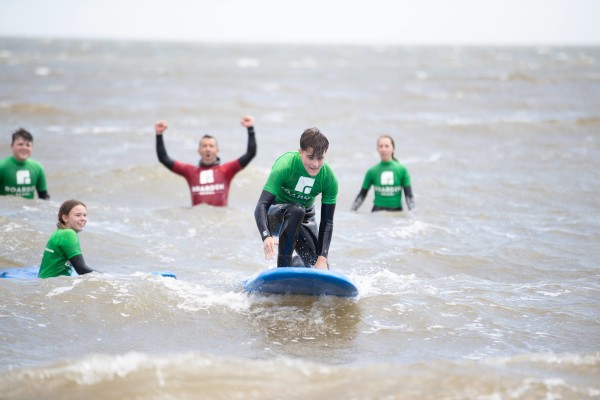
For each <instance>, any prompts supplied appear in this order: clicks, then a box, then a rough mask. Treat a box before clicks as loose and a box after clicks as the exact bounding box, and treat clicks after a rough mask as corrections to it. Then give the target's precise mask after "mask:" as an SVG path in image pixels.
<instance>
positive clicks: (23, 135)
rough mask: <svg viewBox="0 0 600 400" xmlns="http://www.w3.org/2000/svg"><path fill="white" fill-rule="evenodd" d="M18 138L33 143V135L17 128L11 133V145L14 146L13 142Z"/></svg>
mask: <svg viewBox="0 0 600 400" xmlns="http://www.w3.org/2000/svg"><path fill="white" fill-rule="evenodd" d="M18 138H21V139H23V140H25V141H26V142H31V143H33V135H32V134H31V133H29V131H26V130H25V129H23V128H19V129H17V130H16V131H14V132H13V134H12V142H11V145H12V144H15V141H16V140H17V139H18Z"/></svg>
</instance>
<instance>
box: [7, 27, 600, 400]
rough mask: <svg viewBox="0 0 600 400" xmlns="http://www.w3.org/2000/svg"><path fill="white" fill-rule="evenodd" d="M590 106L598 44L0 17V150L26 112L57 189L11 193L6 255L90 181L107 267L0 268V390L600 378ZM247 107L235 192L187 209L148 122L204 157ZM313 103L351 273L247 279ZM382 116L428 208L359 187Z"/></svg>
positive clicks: (403, 388)
mask: <svg viewBox="0 0 600 400" xmlns="http://www.w3.org/2000/svg"><path fill="white" fill-rule="evenodd" d="M599 110H600V49H599V48H578V47H568V48H558V47H518V48H509V47H481V48H480V47H394V46H388V47H386V46H318V45H312V46H301V45H292V46H284V45H232V44H229V45H220V44H209V43H167V42H160V43H158V42H157V43H150V42H147V43H146V42H119V41H89V40H85V41H84V40H73V41H66V40H47V39H27V40H26V39H14V38H1V39H0V132H1V136H2V137H3V138H4V139H2V140H0V157H7V156H9V155H10V154H11V151H10V134H11V133H12V132H13V131H14V130H15V129H17V128H18V127H21V126H22V127H24V128H26V129H28V130H29V131H30V132H32V134H33V135H34V148H33V158H34V159H36V160H38V161H40V162H41V163H42V164H43V165H44V167H45V170H46V174H47V179H48V185H49V193H50V195H51V200H50V201H40V200H33V201H32V200H25V199H20V198H16V197H2V198H0V265H1V266H2V267H3V268H10V267H20V266H32V265H39V263H40V260H41V255H42V251H43V249H44V246H45V243H46V241H47V240H48V238H49V236H50V234H51V233H52V231H53V230H54V229H55V221H56V214H57V211H58V208H59V206H60V204H61V203H62V202H63V201H64V200H67V199H70V198H75V199H79V200H81V201H84V202H85V203H86V204H87V209H88V224H87V226H86V229H85V230H84V231H83V232H82V233H81V234H80V239H81V245H82V249H83V252H84V255H85V258H86V261H87V263H88V264H89V265H91V266H92V267H93V268H95V269H98V270H99V271H102V274H90V275H85V276H81V277H60V278H55V279H47V280H39V281H38V280H10V279H6V280H0V397H1V398H7V399H30V398H44V399H77V398H102V399H111V398H114V399H117V398H118V399H138V398H139V399H141V398H144V399H149V398H150V399H151V398H154V399H170V398H177V399H192V398H215V399H219V398H222V399H233V398H240V399H241V398H243V399H305V398H312V399H331V398H344V399H466V398H469V399H588V398H589V399H593V398H600V384H599V382H600V379H599V378H600V311H599V310H600V307H599V300H598V299H599V298H600V264H599V262H598V258H599V255H600V250H599V247H598V244H599V243H600V189H599V186H598V182H599V181H600V134H599V130H600V111H599ZM245 114H249V115H253V116H254V117H255V120H256V122H255V128H256V138H257V142H258V153H257V156H256V158H255V159H254V160H252V162H251V163H250V164H249V165H248V167H247V168H245V169H244V170H243V171H241V172H240V173H239V174H238V175H237V176H236V177H235V179H234V180H233V182H232V188H231V192H230V198H229V203H230V206H229V207H228V208H214V207H208V206H203V205H201V206H198V207H194V208H191V207H190V197H189V192H188V187H187V184H186V183H185V181H184V180H183V179H182V178H181V177H179V176H177V175H175V174H173V173H171V172H170V171H168V170H167V169H166V168H165V167H164V166H162V165H161V164H160V163H159V162H158V160H157V157H156V151H155V134H154V130H153V124H154V122H155V121H156V120H158V119H165V120H167V122H168V124H169V129H168V130H167V131H166V133H165V143H166V148H167V151H168V153H169V155H170V156H171V158H173V159H177V160H180V161H183V162H187V163H192V164H195V163H197V162H198V155H197V153H196V150H197V145H198V140H199V138H200V137H201V136H202V135H203V134H206V133H209V134H212V135H214V136H216V137H217V139H218V141H219V148H220V157H221V159H222V160H223V161H229V160H233V159H236V158H238V157H240V156H241V155H242V154H244V152H245V151H246V141H247V135H246V130H245V128H243V127H242V126H241V125H240V123H239V121H240V118H241V117H242V116H243V115H245ZM313 126H316V127H318V128H320V129H321V130H322V131H323V132H324V133H325V134H326V135H327V137H328V138H329V140H330V143H331V145H330V149H329V152H328V154H327V159H328V162H329V163H330V164H331V166H332V167H333V169H334V170H335V172H336V174H337V177H338V180H339V189H340V190H339V196H338V201H337V207H336V214H335V224H334V233H333V240H332V244H331V248H330V265H331V268H332V269H334V270H336V271H339V272H342V273H343V274H345V275H347V276H348V277H349V278H350V279H352V280H353V281H354V282H355V283H356V285H357V286H358V288H359V290H360V295H359V297H358V298H356V299H344V298H332V297H321V298H318V297H317V298H312V297H303V296H287V297H286V296H276V295H273V296H261V295H249V294H247V293H245V292H244V291H243V286H242V284H243V281H244V280H245V279H247V278H248V277H250V276H252V275H254V274H256V273H257V272H259V271H262V270H264V269H266V268H272V267H275V261H274V260H265V259H264V257H263V252H262V245H261V240H260V235H259V232H258V230H257V228H256V225H255V222H254V217H253V212H254V208H255V205H256V201H257V200H258V197H259V195H260V192H261V190H262V185H263V184H264V182H265V180H266V178H267V176H268V173H269V171H270V168H271V165H272V163H273V161H274V160H275V158H276V157H277V156H279V155H280V154H281V153H283V152H285V151H293V150H296V149H298V147H299V143H298V139H299V136H300V134H301V133H302V131H303V130H304V129H306V128H309V127H313ZM382 134H390V135H392V136H393V137H394V139H395V143H396V150H395V156H396V158H398V159H399V160H400V162H401V163H403V164H404V165H405V166H406V167H407V168H408V170H409V172H410V174H411V178H412V188H413V192H414V194H415V202H416V208H415V209H414V210H412V211H410V212H408V211H405V212H402V213H374V214H373V213H371V212H370V209H371V206H372V198H373V197H372V193H373V190H372V189H371V191H370V193H369V196H368V197H367V200H366V201H365V203H364V204H363V205H362V207H361V208H360V209H359V211H358V212H351V211H350V207H351V204H352V202H353V200H354V198H355V196H356V195H357V194H358V192H359V190H360V187H361V184H362V181H363V178H364V174H365V172H366V170H367V169H368V168H369V167H370V166H372V165H374V164H376V163H377V162H378V160H379V158H378V154H377V152H376V141H377V138H378V136H379V135H382ZM317 204H318V202H317ZM317 208H318V207H317ZM317 217H318V216H317ZM157 270H170V271H173V272H174V273H176V275H177V279H176V280H175V279H170V278H163V277H159V276H156V275H152V274H151V272H152V271H157Z"/></svg>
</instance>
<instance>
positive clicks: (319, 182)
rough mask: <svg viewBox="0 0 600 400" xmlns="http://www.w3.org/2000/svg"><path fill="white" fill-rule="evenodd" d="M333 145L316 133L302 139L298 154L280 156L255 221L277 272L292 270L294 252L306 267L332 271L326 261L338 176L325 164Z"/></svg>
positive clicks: (305, 132)
mask: <svg viewBox="0 0 600 400" xmlns="http://www.w3.org/2000/svg"><path fill="white" fill-rule="evenodd" d="M328 148H329V141H328V140H327V138H326V137H325V135H323V133H321V131H320V130H319V129H317V128H309V129H307V130H305V131H304V133H302V136H301V137H300V149H299V150H298V151H293V152H287V153H284V154H283V155H282V156H280V157H279V158H278V159H277V160H275V163H274V164H273V168H272V169H271V173H270V174H269V178H268V179H267V182H266V183H265V186H264V187H263V191H262V193H261V195H260V198H259V199H258V203H257V204H256V209H255V211H254V219H255V220H256V225H257V227H258V231H259V232H260V235H261V238H262V240H263V250H264V253H265V258H266V259H268V260H270V259H272V258H273V256H274V255H275V246H276V241H275V238H274V236H279V252H278V255H277V267H290V266H293V264H294V263H293V262H292V255H293V252H294V250H295V251H296V253H297V254H298V255H299V256H300V258H301V259H302V262H303V265H305V266H314V268H318V269H329V266H328V264H327V255H328V253H329V244H330V243H331V236H332V233H333V214H334V212H335V203H336V199H337V194H338V182H337V178H336V176H335V173H334V172H333V170H332V169H331V167H330V166H329V164H328V163H327V161H325V155H326V153H327V150H328ZM319 194H321V221H320V223H319V229H318V230H317V224H316V222H315V210H314V203H315V199H316V197H317V196H318V195H319Z"/></svg>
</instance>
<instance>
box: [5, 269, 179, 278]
mask: <svg viewBox="0 0 600 400" xmlns="http://www.w3.org/2000/svg"><path fill="white" fill-rule="evenodd" d="M38 271H39V267H18V268H7V269H2V270H0V278H12V279H34V278H36V279H37V276H38ZM152 273H153V274H154V275H160V276H164V277H166V278H173V279H177V275H175V273H173V272H171V271H152Z"/></svg>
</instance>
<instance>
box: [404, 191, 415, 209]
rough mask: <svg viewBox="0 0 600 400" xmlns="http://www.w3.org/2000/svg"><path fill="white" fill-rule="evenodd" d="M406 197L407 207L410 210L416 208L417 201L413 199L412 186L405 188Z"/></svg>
mask: <svg viewBox="0 0 600 400" xmlns="http://www.w3.org/2000/svg"><path fill="white" fill-rule="evenodd" d="M404 196H406V206H407V207H408V209H409V210H412V209H413V208H415V199H414V198H413V194H412V188H411V187H410V186H404Z"/></svg>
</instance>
